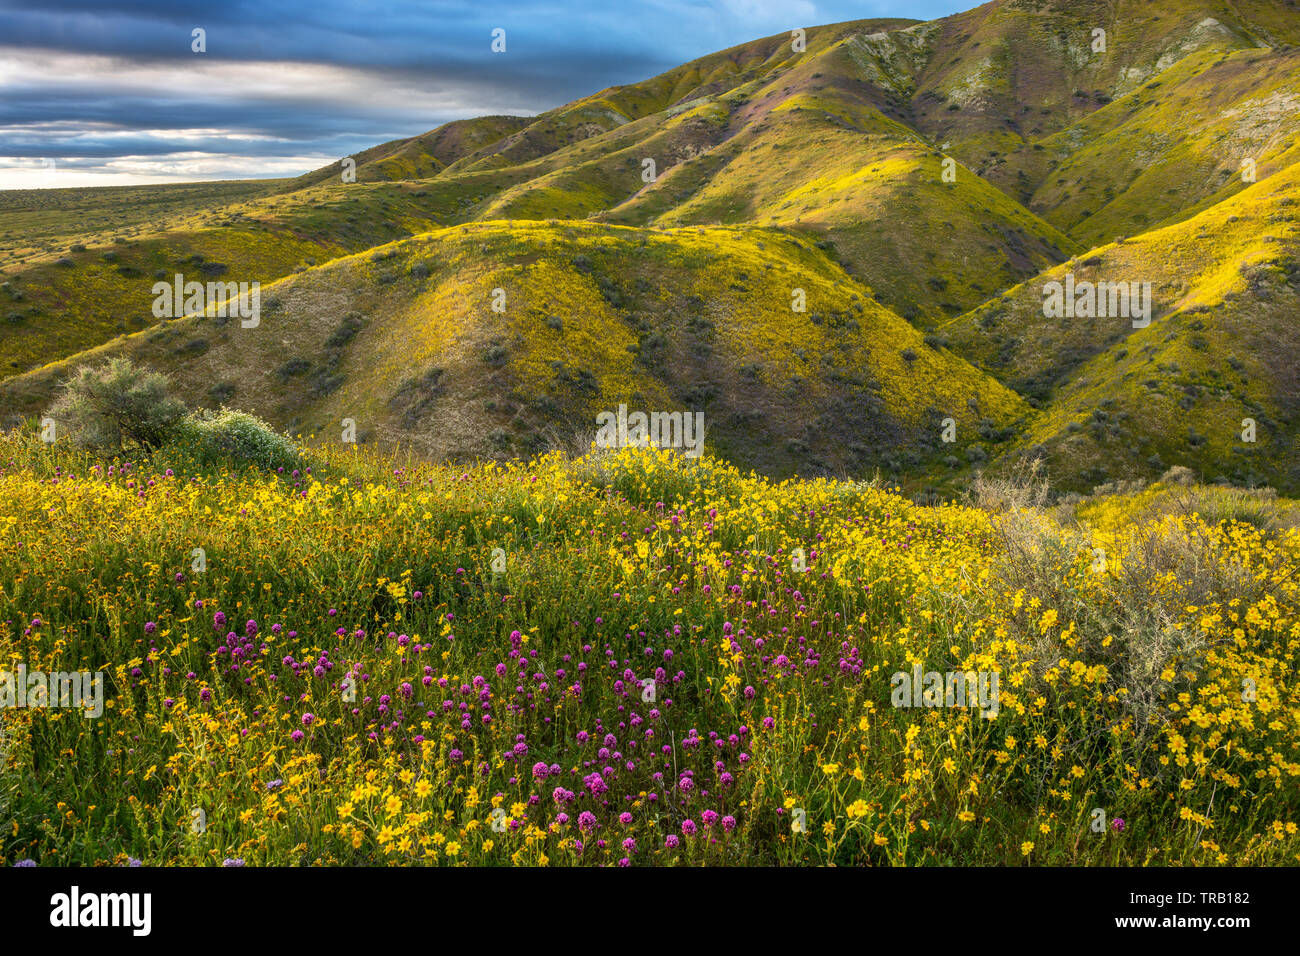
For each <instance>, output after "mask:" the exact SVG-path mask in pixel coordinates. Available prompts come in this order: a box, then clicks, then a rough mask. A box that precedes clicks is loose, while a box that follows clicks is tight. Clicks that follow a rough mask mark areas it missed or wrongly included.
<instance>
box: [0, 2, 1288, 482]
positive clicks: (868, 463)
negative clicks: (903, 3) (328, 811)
mask: <svg viewBox="0 0 1300 956" xmlns="http://www.w3.org/2000/svg"><path fill="white" fill-rule="evenodd" d="M1298 24H1300V19H1297V17H1296V11H1295V9H1294V4H1292V3H1290V0H1286V2H1280V3H1279V2H1274V0H1233V2H1228V0H1161V2H1160V3H1158V4H1156V3H1144V2H1137V0H1119V2H1105V3H1102V2H1092V0H1089V2H1073V0H1072V2H1066V0H1032V2H1031V0H994V2H991V3H986V4H983V5H982V6H979V7H977V8H975V9H972V10H969V11H966V12H964V13H959V14H955V15H953V16H949V17H945V18H943V19H939V20H934V21H930V22H918V21H909V20H897V19H894V20H889V19H873V20H859V21H851V22H846V23H837V24H829V25H823V26H815V27H808V28H806V29H805V28H799V29H798V30H795V31H792V33H791V34H778V35H776V36H771V37H766V38H762V39H758V40H754V41H752V42H749V43H745V44H742V45H740V46H737V47H733V48H731V49H728V50H723V51H719V52H717V53H713V54H710V55H708V56H705V57H702V58H700V59H697V60H693V61H691V62H689V63H685V64H682V65H681V66H678V67H675V68H673V69H671V70H668V71H666V72H664V73H662V74H660V75H659V76H655V77H652V78H649V79H646V80H643V81H640V82H635V83H629V84H626V85H621V86H616V87H611V88H609V89H605V90H601V91H598V92H595V93H593V94H592V95H590V96H586V97H583V98H580V99H578V100H575V101H574V102H571V103H568V104H564V105H561V106H558V107H556V108H555V109H552V110H549V111H547V112H545V113H542V114H539V115H537V116H531V117H517V116H484V117H479V118H476V119H470V120H457V121H455V122H452V123H448V124H445V125H443V126H441V127H439V128H437V129H435V130H432V131H430V132H426V133H423V134H421V135H418V136H413V137H410V138H406V139H401V140H396V141H393V142H389V143H383V144H379V145H376V146H374V147H372V148H370V149H367V150H364V151H362V152H360V153H358V154H356V155H355V156H351V157H345V158H341V159H340V160H339V161H338V162H337V163H333V164H330V165H328V166H325V167H322V168H321V169H318V170H315V171H312V172H309V173H307V174H305V175H303V176H300V177H297V178H293V179H286V180H263V181H257V182H245V183H213V184H193V185H186V186H177V187H130V188H123V189H102V190H95V189H76V190H43V191H6V192H5V193H3V194H2V195H0V358H2V361H0V427H14V426H18V425H24V424H26V425H28V426H30V425H31V424H33V423H34V422H35V421H37V420H39V419H40V418H41V417H43V416H44V415H45V414H46V413H47V412H48V410H49V408H50V407H51V405H52V403H53V402H54V401H55V398H56V396H57V394H58V388H59V385H60V383H61V382H63V381H64V380H65V379H67V378H68V377H70V376H71V375H72V374H74V373H75V372H76V370H77V369H79V368H83V367H87V366H89V365H93V364H96V363H101V362H102V361H103V360H104V359H106V358H110V357H114V356H129V357H132V358H134V359H136V360H137V361H139V362H142V363H145V364H147V365H149V366H151V367H154V368H157V369H159V370H161V371H164V372H166V373H168V374H169V375H170V376H171V377H172V379H173V380H174V381H176V382H178V383H182V384H183V387H184V390H185V393H186V395H187V397H188V400H189V401H190V403H191V404H195V405H202V406H207V407H211V408H213V409H217V408H219V407H221V406H222V405H227V404H228V405H231V406H233V407H237V408H240V409H244V410H246V411H250V412H253V413H256V414H258V415H261V416H263V417H265V418H267V419H268V420H270V421H271V422H272V423H273V424H275V425H276V426H277V427H279V428H282V429H288V430H290V431H291V432H293V433H295V434H302V435H313V434H315V435H317V436H319V437H321V438H323V439H327V440H333V439H335V438H337V437H338V436H339V434H340V433H341V430H342V422H343V421H344V420H347V421H351V422H352V423H354V427H355V429H356V431H357V433H358V435H359V437H360V440H361V441H362V442H363V443H365V442H370V443H373V444H376V445H379V446H383V447H385V448H390V449H391V448H394V447H400V446H402V445H407V446H411V447H413V448H415V449H417V450H418V451H419V452H420V453H421V454H424V455H427V456H430V457H432V458H435V459H438V460H449V461H450V460H462V461H470V460H473V459H475V458H485V457H491V458H495V459H497V460H508V459H510V458H511V457H516V456H521V455H524V456H526V455H533V454H537V453H541V452H544V451H546V450H550V449H564V448H569V449H572V448H575V447H578V448H580V447H585V443H586V441H587V440H588V439H589V438H590V432H591V431H592V429H593V427H594V424H593V423H594V419H595V416H596V415H597V414H599V413H600V412H601V411H605V410H609V409H615V408H618V407H619V406H620V405H623V404H627V405H629V406H630V407H632V408H641V407H643V408H657V407H660V406H662V408H663V409H664V410H676V411H683V412H685V411H689V412H691V413H702V414H703V415H704V416H705V421H706V423H707V424H706V428H707V432H708V442H709V447H710V448H711V450H712V451H713V452H714V453H716V454H718V455H720V456H722V457H724V458H726V459H727V460H729V461H732V462H734V463H736V464H737V465H739V466H740V467H742V468H744V469H748V468H756V469H758V470H760V471H761V472H762V473H764V474H766V475H768V476H770V477H774V478H782V477H786V476H789V475H793V474H802V475H824V476H840V477H867V476H870V475H872V474H874V473H875V472H876V471H879V472H880V473H882V474H884V475H886V476H888V478H889V479H890V480H893V481H897V482H898V483H899V484H900V486H901V487H903V488H905V489H906V490H907V491H908V493H909V494H916V495H929V496H945V495H946V496H951V495H952V494H954V493H957V492H959V491H960V490H961V489H963V488H965V487H966V486H968V485H969V483H970V481H971V480H973V479H974V477H975V476H976V475H977V474H978V473H979V472H982V471H985V470H987V471H989V472H990V473H1006V472H1009V471H1011V470H1013V469H1015V468H1016V467H1018V466H1020V465H1022V464H1023V463H1024V462H1026V461H1030V460H1033V459H1034V458H1039V457H1041V458H1044V459H1045V460H1046V461H1047V462H1048V464H1049V468H1050V471H1051V476H1052V480H1053V482H1054V484H1055V485H1056V486H1057V487H1058V488H1059V489H1064V490H1070V491H1074V492H1078V493H1086V492H1088V491H1090V490H1091V489H1092V488H1094V487H1096V486H1099V485H1103V484H1108V483H1111V482H1115V481H1120V480H1130V481H1131V480H1140V481H1144V482H1150V481H1154V480H1155V479H1157V478H1159V476H1160V475H1162V474H1163V473H1164V472H1165V471H1166V470H1167V469H1168V468H1170V467H1172V466H1185V467H1190V468H1192V469H1193V470H1194V471H1195V472H1196V473H1197V474H1198V475H1199V476H1200V477H1201V478H1202V479H1203V480H1205V481H1207V482H1218V483H1225V484H1236V485H1244V486H1271V487H1275V488H1277V489H1279V490H1280V491H1282V492H1284V493H1287V494H1291V495H1296V494H1300V470H1298V469H1300V465H1298V464H1297V457H1296V455H1295V454H1294V451H1295V448H1296V447H1297V443H1298V442H1300V425H1298V422H1300V379H1298V378H1297V375H1296V372H1295V370H1296V368H1297V367H1300V362H1298V361H1297V359H1298V358H1300V356H1298V355H1297V352H1296V347H1295V342H1296V341H1297V334H1296V333H1297V318H1298V316H1300V312H1298V310H1297V305H1298V303H1297V293H1298V291H1300V265H1297V263H1298V262H1300V250H1298V249H1297V232H1296V228H1295V223H1296V211H1295V210H1296V208H1297V206H1296V200H1297V197H1296V195H1295V192H1296V190H1295V185H1296V180H1297V176H1298V175H1300V173H1298V172H1297V169H1298V167H1297V164H1296V160H1297V158H1300V153H1298V152H1297V151H1298V150H1300V145H1297V139H1296V137H1297V133H1298V132H1300V130H1298V129H1297V124H1298V122H1300V121H1297V116H1300V110H1298V109H1297V105H1298V104H1300V54H1298V53H1297V52H1296V48H1295V46H1296V44H1297V43H1300V26H1298ZM353 173H354V174H355V175H353ZM177 274H185V275H186V276H190V277H193V276H197V277H200V278H202V277H220V279H221V280H222V281H232V280H233V281H237V282H258V283H260V284H261V286H262V289H263V291H264V293H265V300H266V301H265V309H264V315H263V316H262V319H263V321H261V322H260V324H258V325H257V326H256V327H254V328H244V327H242V326H241V325H240V324H239V323H233V324H229V325H227V324H224V322H223V321H222V320H221V319H220V318H219V317H214V316H213V315H212V314H210V312H209V314H207V315H204V314H195V315H190V316H188V317H165V316H164V317H160V316H158V315H156V314H155V313H154V310H153V303H154V296H153V293H152V290H153V288H154V285H155V283H156V282H157V281H160V280H166V281H171V279H172V277H173V276H175V275H177ZM1066 281H1070V282H1074V281H1078V282H1081V283H1088V284H1090V285H1091V284H1093V283H1109V284H1113V283H1132V284H1134V285H1135V286H1137V287H1143V288H1149V290H1150V294H1149V298H1148V300H1147V305H1148V306H1149V311H1150V315H1149V316H1147V318H1146V320H1144V321H1142V322H1139V323H1134V322H1132V321H1130V318H1129V316H1127V315H1126V314H1123V315H1118V314H1110V313H1109V312H1097V311H1093V310H1091V309H1090V310H1089V312H1088V313H1087V314H1086V315H1079V316H1075V315H1073V313H1071V314H1070V315H1069V317H1063V316H1054V315H1052V314H1051V313H1050V312H1048V311H1045V309H1044V289H1045V288H1046V287H1048V286H1049V285H1050V284H1052V283H1056V282H1066ZM195 311H196V312H201V311H202V310H195Z"/></svg>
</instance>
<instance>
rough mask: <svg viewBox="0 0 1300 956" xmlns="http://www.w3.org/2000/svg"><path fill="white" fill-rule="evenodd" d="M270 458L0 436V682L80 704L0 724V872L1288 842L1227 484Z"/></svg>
mask: <svg viewBox="0 0 1300 956" xmlns="http://www.w3.org/2000/svg"><path fill="white" fill-rule="evenodd" d="M295 454H296V455H297V458H296V459H295V460H294V461H291V462H289V463H288V464H281V465H278V466H276V467H274V468H257V467H241V468H236V467H234V466H233V465H231V464H230V463H227V464H226V465H225V466H222V465H213V464H212V463H211V462H209V461H206V460H200V459H199V458H198V457H196V456H195V454H194V453H193V451H192V449H188V448H187V447H185V446H167V447H164V448H162V449H159V450H154V451H148V450H145V449H141V450H139V452H138V453H136V454H132V455H118V456H104V455H97V454H92V453H90V452H87V451H78V450H76V449H74V448H71V447H68V446H66V444H64V443H59V444H55V445H50V444H48V443H42V442H41V441H39V440H38V439H37V438H36V436H35V435H34V434H33V433H30V432H23V431H14V432H11V433H9V434H8V435H7V436H5V437H4V438H3V440H0V669H2V670H5V671H9V672H14V671H15V670H16V669H17V667H18V665H20V664H21V665H23V667H24V668H25V669H26V672H27V673H37V672H40V673H45V674H53V673H64V674H67V673H85V674H88V675H89V674H99V675H102V695H103V699H102V700H101V701H99V703H100V705H101V708H102V712H101V713H100V714H99V715H98V716H92V715H91V712H90V710H88V709H87V708H85V707H77V706H63V707H58V706H50V704H53V703H55V701H54V700H53V699H52V698H53V697H54V696H55V695H54V694H53V691H52V690H51V693H50V695H49V698H48V699H46V700H45V704H46V706H33V705H32V701H30V700H28V701H27V704H28V705H27V706H9V707H6V708H3V709H0V720H2V721H3V741H2V746H3V752H4V757H3V763H2V765H0V811H2V812H0V819H2V820H4V821H5V823H4V829H3V831H0V862H2V863H3V864H4V865H6V866H14V865H33V864H39V865H51V864H52V865H118V866H123V865H134V864H144V865H148V866H154V865H202V866H239V865H247V866H265V865H313V864H318V865H340V864H341V865H356V864H363V865H371V864H377V865H434V866H466V865H470V866H479V865H488V866H506V865H525V866H548V865H549V866H575V865H584V866H585V865H591V866H624V867H626V866H633V867H643V866H698V865H717V864H722V865H751V864H753V865H763V864H779V865H804V864H806V865H825V864H836V865H872V866H917V865H931V864H939V865H949V864H998V865H1023V864H1028V865H1143V864H1164V865H1179V866H1182V865H1213V864H1229V865H1278V864H1291V865H1294V864H1295V863H1296V861H1297V860H1300V834H1297V830H1296V822H1295V821H1296V819H1297V809H1298V807H1300V787H1298V786H1297V776H1298V775H1300V753H1298V748H1300V690H1298V689H1297V685H1296V682H1295V678H1294V674H1295V671H1296V664H1297V651H1298V649H1300V576H1298V575H1297V571H1298V570H1300V548H1298V547H1297V546H1298V545H1300V530H1298V529H1297V526H1296V524H1294V523H1287V522H1277V521H1265V520H1261V518H1260V515H1259V514H1248V513H1246V510H1247V509H1246V508H1245V507H1244V506H1242V505H1241V504H1240V503H1238V504H1237V505H1236V506H1233V504H1232V502H1231V501H1230V500H1229V499H1230V498H1231V493H1230V492H1228V491H1224V490H1221V489H1211V488H1202V487H1199V486H1197V487H1193V486H1180V485H1176V484H1173V483H1170V484H1168V485H1165V484H1159V483H1158V484H1156V485H1154V486H1151V487H1150V488H1149V489H1147V490H1145V491H1143V492H1141V493H1139V492H1131V493H1117V494H1114V495H1112V496H1108V497H1099V498H1095V499H1088V500H1085V501H1084V502H1082V503H1080V504H1078V505H1077V506H1075V507H1073V508H1070V509H1062V508H1060V507H1057V508H1053V507H1048V506H1046V505H1043V504H1041V503H1034V502H1029V503H1026V502H1024V501H1020V500H1017V499H1016V498H1015V496H1014V495H1013V496H1009V497H1008V496H1003V498H1001V499H997V496H996V495H993V494H991V493H990V494H987V495H985V497H984V500H976V499H975V498H972V499H971V500H970V501H969V502H968V503H965V504H942V505H934V506H925V505H920V504H916V503H914V502H913V501H911V500H909V499H908V498H907V497H904V496H903V495H902V494H900V493H899V492H898V491H897V490H896V489H895V488H892V487H890V486H888V485H887V484H883V483H881V482H846V481H835V480H829V479H820V480H797V479H796V480H789V481H783V482H779V483H778V482H776V481H773V480H769V479H765V478H762V477H758V476H755V475H753V474H749V475H746V474H742V473H741V472H740V471H738V470H737V469H736V468H734V467H732V466H730V465H727V464H725V463H723V462H721V461H719V460H718V459H716V458H714V457H712V456H711V455H708V454H705V455H704V456H702V457H699V458H691V457H687V456H683V455H680V454H674V453H672V452H670V451H663V450H656V449H654V448H621V449H614V450H608V449H597V448H592V449H591V450H590V452H589V453H587V454H584V455H566V454H562V453H558V452H557V453H551V454H548V455H545V456H543V457H538V458H535V459H532V460H529V461H516V462H511V463H506V464H501V463H484V464H476V465H473V466H456V465H432V464H426V463H422V462H420V461H418V460H415V459H413V458H407V457H403V456H401V455H397V454H387V455H386V454H382V453H380V452H377V451H373V450H369V449H366V448H360V449H359V448H358V447H357V446H355V445H353V446H333V447H318V448H311V449H298V450H297V452H296V453H295ZM1284 505H1285V503H1284V502H1281V501H1275V502H1273V503H1272V504H1271V505H1270V508H1271V509H1272V511H1271V512H1270V513H1281V510H1280V509H1282V508H1283V507H1284ZM1067 511H1068V513H1067ZM930 675H937V677H936V678H934V679H932V678H931V677H930ZM952 675H959V678H958V680H957V681H956V682H955V683H956V684H957V689H958V691H960V690H962V689H963V685H962V681H961V679H960V675H965V676H966V677H967V678H968V679H967V680H966V682H965V689H966V690H967V691H968V693H969V697H968V699H966V700H965V701H964V702H963V701H962V700H961V699H960V697H956V696H955V695H954V694H953V684H954V681H953V680H952ZM976 675H984V679H983V683H981V682H980V681H979V680H970V679H969V678H971V677H975V676H976ZM29 680H30V679H29ZM915 680H919V684H918V686H912V684H913V682H914V681H915ZM977 690H978V693H977ZM990 690H991V691H992V692H993V696H994V697H995V698H996V699H995V700H989V699H988V696H989V694H988V692H989V691H990ZM981 705H982V706H981Z"/></svg>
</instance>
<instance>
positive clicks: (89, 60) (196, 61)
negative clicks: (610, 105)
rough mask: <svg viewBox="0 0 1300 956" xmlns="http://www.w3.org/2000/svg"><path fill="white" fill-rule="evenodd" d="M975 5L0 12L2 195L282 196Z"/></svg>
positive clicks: (275, 5)
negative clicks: (285, 180) (483, 130)
mask: <svg viewBox="0 0 1300 956" xmlns="http://www.w3.org/2000/svg"><path fill="white" fill-rule="evenodd" d="M979 2H980V0H711V2H710V0H603V2H598V3H590V2H583V0H517V2H511V3H500V2H496V3H494V2H491V0H384V2H373V3H371V2H360V0H354V2H343V0H217V2H196V0H117V2H113V3H100V2H95V0H27V2H14V0H0V189H39V188H57V187H67V186H100V185H103V186H110V185H133V184H142V183H165V182H192V181H198V180H217V179H249V178H266V177H278V176H297V175H300V174H302V173H305V172H307V171H308V170H311V169H315V168H317V167H320V166H323V165H326V164H327V163H331V162H333V161H334V160H336V159H339V158H340V157H343V156H347V155H350V154H352V153H355V152H357V151H359V150H362V149H365V148H367V147H370V146H374V145H376V144H378V143H382V142H386V141H388V140H392V139H399V138H404V137H408V136H415V135H418V134H420V133H423V132H426V131H428V130H430V129H433V128H435V127H437V126H439V125H440V124H442V123H445V122H448V121H450V120H456V119H465V118H469V117H473V116H484V115H488V114H493V113H509V114H513V115H517V116H529V115H533V114H535V113H540V112H544V111H545V110H548V109H551V108H553V107H556V106H560V105H562V104H564V103H566V102H569V101H571V100H574V99H578V98H579V97H582V96H585V95H587V94H589V93H594V92H596V91H597V90H601V89H604V88H605V87H608V86H614V85H617V84H621V83H635V82H637V81H640V80H643V79H646V78H648V77H651V76H654V75H656V74H658V73H662V72H663V71H665V70H668V69H671V68H672V67H674V66H677V65H679V64H681V63H683V62H686V61H687V60H691V59H694V58H696V57H699V56H703V55H705V54H708V53H712V52H714V51H715V50H721V49H726V48H727V47H730V46H735V45H736V44H738V43H744V42H747V41H749V40H754V39H757V38H759V37H764V36H770V35H772V34H775V33H781V32H786V31H789V30H792V29H794V28H795V27H811V26H817V25H820V24H824V23H837V22H841V21H844V20H859V19H869V18H873V17H908V18H912V19H918V20H928V19H933V18H935V17H941V16H946V15H948V14H950V13H955V12H957V11H959V10H962V9H967V8H969V7H972V6H977V5H978V3H979ZM497 29H500V30H504V31H505V32H504V45H505V50H504V52H493V50H492V43H493V31H494V30H497ZM195 30H202V31H203V40H204V42H203V46H204V47H205V48H206V49H205V50H204V51H203V52H196V50H195V47H196V46H197V45H198V43H197V41H196V40H195V33H194V31H195Z"/></svg>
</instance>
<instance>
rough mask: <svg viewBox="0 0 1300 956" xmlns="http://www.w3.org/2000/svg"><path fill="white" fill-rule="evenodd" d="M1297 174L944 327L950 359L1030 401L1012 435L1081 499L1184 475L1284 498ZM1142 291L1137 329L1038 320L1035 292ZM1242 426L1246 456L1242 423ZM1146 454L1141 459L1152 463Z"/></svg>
mask: <svg viewBox="0 0 1300 956" xmlns="http://www.w3.org/2000/svg"><path fill="white" fill-rule="evenodd" d="M1298 203H1300V165H1297V166H1291V167H1289V168H1287V169H1286V170H1284V171H1282V172H1280V173H1277V174H1276V175H1274V176H1272V177H1270V178H1268V179H1266V180H1264V181H1262V182H1260V183H1257V184H1256V185H1254V186H1252V187H1250V188H1249V189H1246V190H1245V191H1243V192H1241V193H1239V194H1238V195H1237V196H1234V197H1233V198H1232V199H1229V200H1227V201H1225V202H1223V203H1220V204H1219V205H1216V206H1214V207H1213V208H1211V209H1209V210H1206V211H1205V212H1203V213H1200V214H1199V215H1197V216H1195V217H1193V218H1192V219H1189V220H1187V221H1186V222H1182V223H1178V224H1175V225H1172V226H1167V227H1165V228H1163V229H1159V230H1155V231H1153V232H1151V233H1148V234H1146V235H1143V236H1139V237H1137V238H1135V239H1132V240H1129V241H1126V242H1124V243H1122V244H1118V245H1116V244H1112V245H1109V246H1105V247H1102V248H1100V249H1097V250H1094V251H1093V252H1092V253H1090V254H1089V256H1087V257H1086V258H1084V259H1082V260H1079V261H1075V262H1072V263H1068V264H1066V265H1065V266H1060V267H1058V268H1056V269H1053V270H1051V271H1050V272H1049V273H1045V274H1044V275H1043V276H1040V277H1038V278H1037V279H1035V280H1034V281H1031V282H1027V283H1025V284H1024V285H1022V286H1019V287H1017V288H1015V289H1012V290H1011V291H1010V292H1008V293H1006V294H1004V295H1003V296H1002V297H1000V298H999V299H997V300H995V301H993V302H990V303H988V304H986V305H985V306H982V307H981V308H979V309H977V310H975V311H974V312H972V313H970V314H969V315H966V316H962V317H961V318H960V319H958V320H956V321H955V322H953V323H952V324H951V325H949V326H948V327H947V328H946V329H945V333H946V334H947V335H948V336H949V337H950V338H951V340H952V342H953V347H954V349H955V350H956V351H958V352H959V353H960V354H962V355H965V356H967V357H968V358H971V359H972V360H973V361H975V362H976V364H977V365H979V366H981V367H984V368H987V369H988V370H989V371H991V372H992V373H993V374H995V375H996V376H998V377H999V379H1001V380H1002V381H1004V382H1005V383H1006V384H1008V385H1010V386H1011V387H1013V388H1015V389H1016V390H1017V391H1019V392H1020V393H1022V394H1025V395H1028V396H1030V397H1031V398H1033V399H1036V400H1038V401H1039V402H1041V403H1042V405H1043V408H1044V415H1043V416H1041V417H1040V418H1039V419H1038V420H1037V422H1036V423H1035V425H1034V426H1033V428H1032V429H1031V430H1030V431H1029V432H1028V434H1027V435H1026V436H1025V439H1024V442H1025V444H1026V445H1037V446H1040V447H1042V448H1045V449H1046V450H1047V451H1048V452H1049V456H1050V458H1051V459H1052V461H1053V463H1054V464H1055V465H1056V470H1057V472H1058V474H1062V475H1068V476H1072V477H1073V482H1072V483H1073V484H1075V485H1077V486H1084V485H1086V484H1087V483H1088V482H1099V481H1102V480H1105V479H1107V478H1113V477H1118V476H1132V475H1146V476H1151V475H1152V474H1158V473H1159V471H1160V470H1161V469H1162V468H1163V467H1164V466H1167V465H1170V464H1175V463H1177V464H1187V465H1190V466H1192V467H1195V468H1197V469H1198V470H1200V471H1201V472H1202V473H1203V474H1204V475H1205V476H1206V477H1207V478H1209V479H1215V478H1219V477H1227V478H1230V479H1234V480H1237V481H1259V480H1267V481H1270V482H1273V483H1275V484H1276V485H1277V486H1278V487H1280V488H1284V489H1287V490H1294V489H1296V488H1297V487H1300V468H1298V467H1297V464H1296V461H1295V456H1294V449H1295V447H1296V441H1297V438H1300V373H1298V372H1297V369H1300V347H1297V331H1300V231H1298V230H1297V225H1296V217H1295V212H1294V210H1295V208H1296V205H1297V204H1298ZM1067 271H1072V272H1073V273H1074V274H1075V276H1076V279H1078V280H1088V281H1097V280H1099V279H1104V280H1107V281H1116V280H1121V281H1144V280H1145V281H1150V282H1152V284H1153V294H1154V297H1155V309H1154V310H1153V321H1152V323H1151V325H1150V326H1149V327H1147V328H1145V329H1134V328H1132V323H1131V322H1129V321H1127V320H1124V319H1114V318H1093V319H1087V318H1074V319H1062V320H1055V319H1046V318H1044V317H1043V313H1042V303H1043V295H1042V288H1043V284H1044V283H1045V282H1047V281H1049V280H1057V281H1061V280H1063V278H1064V275H1065V273H1066V272H1067ZM1244 418H1254V419H1255V420H1256V421H1257V423H1258V438H1257V441H1256V443H1254V444H1247V443H1245V442H1243V441H1242V440H1241V431H1242V420H1243V419H1244ZM1152 456H1155V457H1154V458H1152Z"/></svg>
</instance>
